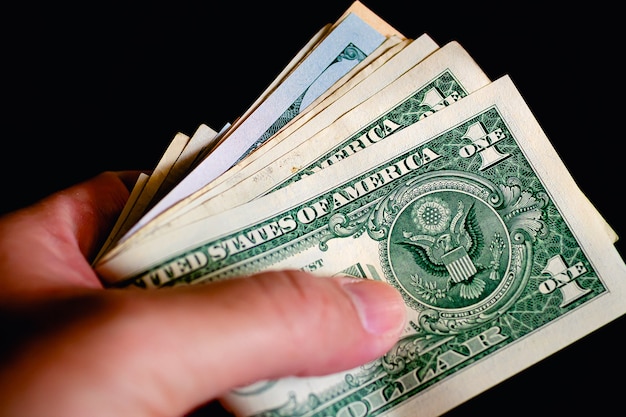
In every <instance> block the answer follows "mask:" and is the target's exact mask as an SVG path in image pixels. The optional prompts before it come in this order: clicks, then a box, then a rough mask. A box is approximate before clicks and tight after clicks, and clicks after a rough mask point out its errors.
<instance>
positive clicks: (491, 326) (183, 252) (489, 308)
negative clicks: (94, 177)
mask: <svg viewBox="0 0 626 417" xmlns="http://www.w3.org/2000/svg"><path fill="white" fill-rule="evenodd" d="M617 238H618V237H617V235H616V233H615V232H614V231H613V229H612V228H611V227H610V225H609V224H607V222H606V221H605V219H604V218H603V217H602V216H601V215H600V214H599V212H598V211H597V210H596V208H595V207H594V205H593V204H592V202H590V201H589V200H588V199H587V198H586V197H585V195H584V194H583V192H582V191H581V190H580V189H579V188H578V186H577V185H576V184H575V182H574V180H573V179H572V177H571V175H570V173H569V172H568V171H567V169H566V167H565V165H564V163H563V162H562V161H561V159H560V158H559V156H558V155H557V152H556V151H555V149H554V148H553V146H552V145H551V143H550V140H549V139H548V137H547V136H546V134H545V133H544V131H543V130H542V128H541V127H540V126H539V124H538V123H537V121H536V119H535V117H534V116H533V114H532V112H531V110H530V109H529V108H528V106H527V104H526V103H525V102H524V100H523V98H522V96H521V94H520V92H519V91H518V89H517V88H516V85H515V82H514V80H512V79H511V78H510V77H509V76H503V77H501V78H498V79H495V80H491V79H489V78H488V77H487V76H486V75H485V74H484V73H483V71H482V70H481V68H480V66H479V65H478V64H477V63H476V62H474V60H473V59H472V57H471V56H470V54H469V53H468V52H467V51H466V50H465V49H464V48H463V47H462V46H461V44H460V43H458V42H456V41H453V42H449V43H447V44H445V45H439V44H437V43H436V41H435V40H433V39H431V37H430V36H428V35H427V34H423V35H421V36H419V37H417V38H415V39H412V38H407V37H405V36H404V35H403V34H401V33H399V32H398V31H397V30H395V29H394V28H393V26H392V25H390V24H389V23H388V22H386V21H385V20H383V19H382V18H381V17H379V16H377V15H376V14H375V13H373V12H372V11H371V10H370V9H368V8H367V7H366V6H364V5H363V4H362V3H360V2H358V1H357V2H355V3H353V4H352V5H351V7H350V8H349V9H348V10H346V12H345V13H344V14H343V15H342V16H340V17H339V19H337V21H336V22H334V23H329V24H327V25H325V26H323V27H322V28H321V29H320V30H319V31H318V32H317V33H316V34H314V36H313V37H312V38H311V39H310V41H309V42H308V43H307V44H306V45H304V47H303V48H302V49H301V50H300V51H299V53H298V54H297V55H296V56H294V58H293V59H292V60H291V61H290V62H289V63H288V65H287V66H286V67H285V68H284V70H283V71H282V72H281V73H280V74H279V76H278V77H277V78H276V79H275V80H273V81H271V82H270V83H269V84H268V86H267V88H266V89H265V90H264V91H263V92H262V93H261V94H260V95H259V96H258V100H257V101H256V102H255V103H254V104H253V105H252V106H251V107H250V108H249V110H247V111H246V112H245V113H244V114H242V115H241V116H239V117H238V118H236V119H235V120H234V121H232V122H229V123H227V124H225V125H224V126H222V127H221V128H219V129H217V130H214V129H212V128H210V127H209V126H206V125H204V124H203V125H200V126H199V127H198V129H197V130H196V131H195V132H193V134H191V135H186V134H184V133H179V134H177V135H176V136H175V137H174V138H173V140H172V141H171V144H170V145H169V147H168V148H167V149H166V151H165V153H164V154H163V156H162V158H161V159H160V160H159V161H158V163H157V164H156V166H155V169H154V170H153V172H152V173H151V174H150V175H147V174H146V175H142V176H141V177H140V178H139V179H138V181H137V183H136V186H135V188H134V189H133V190H132V192H131V196H130V199H129V201H128V204H127V206H126V207H125V209H124V211H123V213H122V214H121V215H120V218H119V220H118V222H117V224H116V225H115V227H114V229H113V230H112V232H111V235H110V236H109V238H108V240H107V241H106V243H105V244H104V246H103V247H102V250H101V252H100V253H99V255H98V257H97V258H96V260H95V261H94V267H95V269H96V271H97V272H98V273H99V275H100V276H101V278H102V280H103V281H104V282H105V283H107V284H108V285H109V286H111V287H128V286H134V287H141V288H145V289H146V290H151V289H158V288H163V287H172V286H179V285H195V284H206V283H210V282H214V281H217V280H224V279H232V278H236V277H244V276H246V275H250V274H253V273H256V272H259V271H261V270H272V269H284V268H296V269H301V270H305V271H310V272H312V273H313V274H317V275H319V276H320V277H327V276H334V275H345V276H352V277H359V278H362V279H372V280H382V281H386V282H388V283H390V284H391V285H393V286H394V287H396V288H397V289H398V290H399V291H400V292H401V293H402V295H403V297H404V300H405V302H406V308H407V312H408V320H407V323H406V328H405V329H404V332H403V335H402V337H401V338H400V340H398V342H397V343H396V345H395V346H394V348H393V349H392V350H390V351H389V352H388V353H387V354H386V355H385V356H383V357H381V358H379V359H377V360H375V361H373V362H371V363H368V364H366V365H364V366H360V367H358V368H355V369H351V370H349V371H345V372H341V373H338V374H332V375H328V376H324V377H317V378H285V379H281V380H273V381H258V382H257V383H255V384H252V385H250V386H246V387H241V388H239V389H236V390H234V391H232V392H230V393H229V394H228V395H227V396H226V397H224V398H223V402H224V403H225V404H226V405H227V407H228V408H229V409H230V410H232V412H233V413H234V414H235V415H237V416H320V417H323V416H375V415H376V416H378V415H385V416H414V415H416V410H419V415H421V416H432V415H439V414H442V413H444V412H446V411H448V410H450V409H452V408H454V407H455V406H457V405H459V404H461V403H462V402H464V401H466V400H468V399H469V398H471V397H474V396H476V395H477V394H479V393H481V392H482V391H484V390H487V389H489V388H490V387H492V386H494V385H496V384H498V383H499V382H501V381H503V380H505V379H506V378H508V377H511V376H512V375H514V374H516V373H518V372H520V371H522V370H524V369H525V368H527V367H529V366H530V365H532V364H534V363H536V362H538V361H540V360H541V359H543V358H545V357H547V356H549V355H551V354H552V353H555V352H556V351H558V350H560V349H562V348H563V347H565V346H567V345H569V344H571V343H572V342H574V341H576V340H577V339H580V338H581V337H583V336H585V335H587V334H588V333H590V332H592V331H593V330H595V329H597V328H599V327H601V326H603V325H605V324H607V323H608V322H610V321H612V320H614V319H616V318H617V317H620V316H622V315H623V314H624V313H625V312H626V279H625V278H626V265H625V263H624V261H623V260H622V258H621V257H620V255H619V253H618V252H617V250H616V248H615V245H614V243H615V242H616V241H617ZM314 332H315V330H314V329H312V330H311V337H315V333H314ZM417 407H418V408H417Z"/></svg>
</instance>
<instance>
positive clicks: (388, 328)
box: [341, 278, 406, 335]
mask: <svg viewBox="0 0 626 417" xmlns="http://www.w3.org/2000/svg"><path fill="white" fill-rule="evenodd" d="M341 286H342V288H343V289H344V290H345V292H346V293H347V294H348V295H349V296H350V298H351V299H352V303H353V304H354V306H355V307H356V310H357V312H358V314H359V317H360V319H361V323H362V324H363V328H364V329H365V330H367V331H368V332H369V333H373V334H377V335H385V334H394V335H399V334H400V332H401V331H402V328H403V327H404V323H405V319H406V306H405V304H404V301H403V300H402V296H401V295H400V293H399V292H398V291H396V290H395V289H394V288H393V287H391V286H390V285H388V284H385V283H384V282H377V281H371V280H367V279H359V278H356V279H354V278H342V280H341Z"/></svg>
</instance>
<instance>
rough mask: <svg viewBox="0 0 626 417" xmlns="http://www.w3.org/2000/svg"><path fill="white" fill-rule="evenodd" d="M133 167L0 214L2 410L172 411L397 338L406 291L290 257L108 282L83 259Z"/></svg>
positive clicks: (348, 364)
mask: <svg viewBox="0 0 626 417" xmlns="http://www.w3.org/2000/svg"><path fill="white" fill-rule="evenodd" d="M137 174H138V173H136V172H124V173H112V172H107V173H103V174H101V175H99V176H97V177H95V178H92V179H90V180H88V181H85V182H83V183H81V184H78V185H75V186H72V187H70V188H68V189H66V190H63V191H60V192H58V193H55V194H53V195H51V196H49V197H47V198H45V199H43V200H42V201H40V202H38V203H36V204H34V205H32V206H30V207H26V208H24V209H21V210H18V211H15V212H13V213H9V214H7V215H5V216H3V217H1V218H0V286H1V288H2V290H1V293H0V320H1V322H2V323H3V324H4V328H3V335H2V340H3V343H2V346H3V350H2V352H1V353H2V365H1V367H0V387H1V389H0V404H1V406H0V414H1V415H3V416H5V415H7V416H28V417H30V416H50V415H60V416H81V417H82V416H87V415H88V416H99V415H106V416H134V417H139V416H151V415H154V416H181V415H185V414H186V413H190V412H192V411H193V410H195V409H198V407H200V406H202V405H203V404H207V403H209V402H211V401H212V400H214V399H217V398H219V397H220V396H221V395H223V394H225V393H226V392H228V391H229V390H231V389H233V388H235V387H238V386H243V385H246V384H249V383H253V382H255V381H258V380H262V379H273V378H280V377H284V376H290V375H294V376H314V375H323V374H327V373H332V372H339V371H341V370H347V369H350V368H353V367H355V366H358V365H360V364H363V363H365V362H368V361H370V360H373V359H375V358H377V357H379V356H381V355H383V354H384V353H385V352H386V351H387V350H389V349H390V348H391V347H392V346H393V344H394V342H395V341H396V340H397V338H398V337H399V335H400V332H401V330H402V327H403V325H404V320H405V310H404V303H403V302H402V299H401V296H400V295H399V293H398V292H397V291H395V290H394V289H393V288H392V287H391V286H388V285H387V284H385V283H382V282H375V281H368V280H352V279H345V278H344V279H340V278H321V277H313V276H311V275H308V274H306V273H304V272H300V271H295V270H294V271H279V272H264V273H259V274H257V275H255V276H251V277H247V278H241V279H232V280H226V281H223V282H216V283H212V284H206V285H197V286H189V287H176V288H170V289H160V290H154V291H151V290H141V289H130V288H128V289H112V288H109V289H104V288H103V286H102V284H101V282H100V280H99V279H98V276H97V275H96V273H95V272H94V270H93V269H92V268H91V267H90V259H92V257H93V256H94V255H95V253H96V252H97V250H98V247H99V245H100V244H101V243H102V242H103V240H104V239H105V238H106V236H107V233H108V231H109V229H110V227H111V226H112V224H113V222H114V221H115V219H116V217H117V215H118V214H119V213H120V211H121V210H122V208H123V206H124V203H125V201H126V199H127V198H128V187H127V184H132V183H133V182H134V180H135V179H136V176H137ZM250 346H254V349H250Z"/></svg>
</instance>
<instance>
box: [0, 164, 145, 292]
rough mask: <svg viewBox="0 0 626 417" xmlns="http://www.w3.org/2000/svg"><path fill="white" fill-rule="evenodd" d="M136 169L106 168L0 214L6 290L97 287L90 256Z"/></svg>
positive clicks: (1, 266) (119, 206)
mask: <svg viewBox="0 0 626 417" xmlns="http://www.w3.org/2000/svg"><path fill="white" fill-rule="evenodd" d="M136 175H138V172H137V173H136V172H135V171H125V172H120V173H114V172H105V173H102V174H100V175H98V176H96V177H94V178H91V179H89V180H86V181H84V182H82V183H80V184H76V185H74V186H71V187H69V188H67V189H64V190H62V191H59V192H57V193H55V194H52V195H50V196H48V197H46V198H44V199H42V200H41V201H39V202H37V203H35V204H33V205H32V206H29V207H26V208H24V209H21V210H18V211H15V212H13V213H9V214H7V215H5V216H4V217H3V218H2V219H0V253H5V254H7V256H4V257H2V258H0V271H3V277H2V280H3V282H2V284H3V287H4V288H6V289H7V290H11V289H19V290H26V289H31V288H32V289H37V290H42V291H44V290H46V289H51V288H57V287H59V286H64V285H66V284H67V285H81V286H84V285H88V286H91V287H94V286H99V285H100V283H99V281H98V279H97V276H96V275H95V274H94V272H93V271H92V269H91V267H90V265H89V263H88V261H87V259H86V258H89V257H90V256H91V255H92V254H93V253H94V252H95V251H96V249H97V248H98V245H99V244H100V242H102V241H103V239H104V238H105V237H106V234H107V233H108V230H109V228H110V227H111V226H112V224H113V222H114V221H115V218H116V216H117V215H118V214H119V213H120V211H121V210H122V208H123V207H124V204H125V202H126V200H127V199H128V195H129V191H128V188H127V186H126V185H125V182H131V181H132V177H133V176H136Z"/></svg>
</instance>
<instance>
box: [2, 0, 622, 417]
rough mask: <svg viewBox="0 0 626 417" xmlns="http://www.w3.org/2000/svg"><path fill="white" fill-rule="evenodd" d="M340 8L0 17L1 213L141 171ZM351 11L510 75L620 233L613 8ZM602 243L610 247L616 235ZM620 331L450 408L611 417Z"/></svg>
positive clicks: (226, 107) (233, 108)
mask: <svg viewBox="0 0 626 417" xmlns="http://www.w3.org/2000/svg"><path fill="white" fill-rule="evenodd" d="M349 4H350V1H346V0H344V1H334V2H330V1H329V2H323V1H317V2H312V3H310V4H307V3H297V2H290V3H280V2H272V3H269V2H265V3H261V2H255V3H250V4H244V3H242V2H219V3H218V2H214V3H212V5H210V6H209V5H203V6H201V7H193V8H192V7H189V8H187V7H185V6H184V5H182V3H180V2H177V3H176V5H173V3H172V4H168V3H163V2H159V5H158V6H157V5H151V6H149V7H147V8H137V7H132V6H131V7H129V6H123V7H117V8H114V7H112V6H111V5H110V4H107V5H106V6H100V5H98V3H85V5H84V6H81V5H80V3H78V4H75V5H73V6H72V7H63V6H60V5H58V4H54V3H52V4H48V5H35V4H33V3H28V4H23V5H21V6H14V9H13V10H12V11H10V10H5V11H4V12H3V20H4V22H3V24H2V29H1V30H2V38H1V40H0V43H1V45H2V52H1V53H2V69H3V72H2V73H3V74H4V75H2V91H1V93H0V98H1V100H2V101H3V106H2V110H0V111H1V112H2V113H1V114H2V117H1V119H0V120H2V133H3V135H2V136H3V137H2V139H3V140H2V148H1V149H2V150H1V151H0V152H1V155H2V163H1V164H0V166H1V168H0V169H1V170H0V178H1V179H2V193H1V195H2V197H1V198H2V200H1V201H2V203H1V204H0V209H1V211H0V212H5V211H9V210H13V209H16V208H18V207H21V206H24V205H27V204H29V203H31V202H34V201H36V200H37V199H39V198H41V197H43V196H45V195H47V194H49V193H51V192H53V191H55V190H58V189H60V188H63V187H65V186H68V185H70V184H73V183H75V182H77V181H80V180H83V179H86V178H89V177H91V176H93V175H95V174H97V173H99V172H101V171H104V170H122V169H151V168H153V167H154V165H155V164H156V162H157V161H158V159H159V157H160V156H161V154H162V153H163V151H164V150H165V148H166V146H167V144H168V143H169V141H170V140H171V139H172V138H173V136H174V135H175V134H176V132H179V131H180V132H183V133H186V134H188V135H191V134H192V133H193V132H194V130H195V129H196V128H197V127H198V125H199V124H201V123H206V124H207V125H209V126H210V127H212V128H214V129H216V130H217V129H219V128H220V127H222V126H223V125H224V123H226V122H231V121H233V120H234V119H235V118H236V117H237V116H239V115H241V114H242V113H243V112H244V111H245V110H246V109H247V107H248V106H249V105H250V104H251V103H252V102H253V101H254V100H255V99H256V98H257V96H258V95H259V94H260V93H261V92H262V91H263V89H264V88H265V87H266V86H267V85H268V84H269V83H270V82H271V81H272V80H273V78H274V77H275V76H276V75H278V73H279V72H280V70H281V69H282V68H283V67H284V66H285V65H286V64H287V63H288V61H289V60H290V59H291V58H292V57H293V56H294V55H295V53H296V52H297V51H298V50H299V49H300V48H301V47H302V46H304V44H305V43H306V42H307V41H308V40H309V38H310V37H311V36H312V35H313V34H314V33H315V32H316V31H317V30H318V29H320V28H321V27H322V26H323V25H324V24H325V23H330V22H334V21H335V20H336V19H337V18H338V17H339V16H340V15H341V14H342V13H343V11H344V10H345V9H346V8H347V7H348V6H349ZM364 4H365V5H367V6H368V7H370V8H371V9H372V10H373V11H374V12H376V13H377V14H378V15H379V16H381V17H382V18H384V19H385V20H387V21H388V22H389V23H390V24H391V25H393V26H394V27H396V28H397V29H398V30H399V31H400V32H402V33H403V34H404V35H405V36H407V37H410V38H417V37H418V36H419V35H421V34H422V33H428V34H429V35H430V36H431V37H432V38H433V39H434V40H435V41H436V42H437V43H438V44H439V45H440V46H443V45H444V44H445V43H447V42H449V41H452V40H456V41H459V42H460V43H461V45H462V46H464V47H465V49H466V50H467V51H468V52H469V53H470V54H471V55H472V56H473V57H474V59H475V60H476V61H477V63H478V64H479V65H480V66H481V67H482V68H483V70H484V71H485V73H486V74H487V75H488V76H489V77H490V78H491V79H492V80H495V79H496V78H498V77H500V76H502V75H504V74H509V75H510V76H511V78H512V80H513V82H514V83H515V84H516V85H517V87H518V88H519V90H520V92H521V93H522V95H523V96H524V98H525V99H526V101H527V103H528V105H529V107H530V108H531V110H532V111H533V113H534V114H535V116H536V118H537V119H538V121H539V123H540V124H541V126H542V127H543V128H544V131H545V132H546V134H547V136H548V137H549V138H550V140H551V141H552V143H553V145H554V147H555V148H556V150H557V152H558V153H559V154H560V156H561V157H562V159H563V161H564V162H565V164H566V166H567V167H568V169H569V170H570V172H571V173H572V175H573V176H574V179H575V180H576V182H577V183H578V184H579V186H580V187H581V188H582V189H583V191H584V192H585V194H586V195H587V196H588V197H589V199H590V200H591V201H592V202H593V203H594V204H595V205H596V206H597V207H598V209H599V210H600V212H601V213H602V214H603V215H604V216H605V217H606V219H607V220H608V221H609V223H610V224H611V225H612V226H613V228H614V229H615V230H616V231H617V233H618V234H619V235H626V227H625V225H624V220H623V216H622V213H621V211H622V210H621V207H622V194H623V189H624V184H623V182H622V179H623V177H624V175H623V173H622V169H621V168H622V165H621V164H622V160H623V157H622V156H621V155H622V154H621V153H620V149H621V146H622V145H621V142H622V141H623V139H624V135H623V129H622V128H621V126H622V125H623V118H622V115H621V113H622V112H621V111H620V110H622V109H623V104H622V101H621V100H622V99H623V84H622V78H623V69H622V67H621V66H620V64H619V62H621V59H620V58H619V55H620V51H621V50H622V49H623V46H622V43H621V40H622V37H621V34H620V35H618V30H620V29H621V26H620V25H621V23H619V22H618V18H619V16H620V13H619V12H618V11H617V10H616V8H614V7H612V6H608V2H593V3H590V4H588V5H586V6H585V8H584V9H583V8H580V9H578V8H575V7H574V6H571V7H568V8H567V9H559V8H555V7H552V6H550V7H549V4H548V3H547V2H543V3H539V4H532V3H528V2H524V3H523V4H524V6H520V5H516V3H511V2H501V3H495V4H494V3H489V2H487V3H485V2H467V3H465V4H464V5H460V6H459V5H454V4H441V3H438V2H400V1H396V2H392V1H388V0H387V1H380V0H369V1H364ZM617 247H618V249H619V250H620V252H621V253H622V254H623V253H624V245H623V242H621V241H620V242H618V244H617ZM624 278H625V279H626V277H624ZM624 302H625V303H626V300H625V301H624ZM624 330H626V321H625V319H624V318H620V319H618V320H616V321H614V322H613V323H610V324H609V325H607V326H605V327H603V328H602V329H599V330H597V331H596V332H594V333H592V334H591V335H589V336H587V337H585V338H583V339H582V340H580V341H579V342H577V343H574V344H573V345H571V346H569V347H567V348H566V349H563V350H562V351H560V352H558V353H556V354H555V355H553V356H551V357H549V358H547V359H545V360H544V361H542V362H540V363H539V364H537V365H535V366H532V367H530V368H529V369H527V370H526V371H524V372H522V373H520V374H518V375H516V376H514V377H512V378H510V379H509V380H507V381H505V382H503V383H501V384H499V385H498V386H496V387H494V388H492V389H490V390H488V391H487V392H485V393H483V394H481V395H479V396H478V397H476V398H474V399H472V400H470V401H468V402H467V403H465V404H462V405H460V406H459V407H457V408H456V409H454V410H453V411H451V412H450V413H449V415H450V416H457V415H458V416H460V415H467V414H469V415H477V414H478V413H481V414H482V415H489V416H491V415H494V416H495V415H500V414H501V413H509V412H511V411H516V412H518V413H520V414H521V413H531V412H532V413H536V412H540V413H542V414H544V415H545V414H547V413H549V412H555V413H559V414H566V413H577V414H580V412H581V411H583V410H584V411H593V412H594V413H596V414H613V411H612V410H619V409H620V408H621V403H622V402H623V398H622V391H623V389H622V387H623V384H622V382H621V380H622V377H623V376H624V375H626V372H625V371H626V366H625V365H624V357H623V349H622V340H623V337H622V334H623V332H624ZM110 359H112V360H114V358H110ZM104 360H107V359H104ZM418 407H419V405H418ZM208 414H209V415H215V414H213V413H208ZM418 414H419V410H417V411H416V415H418Z"/></svg>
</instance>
